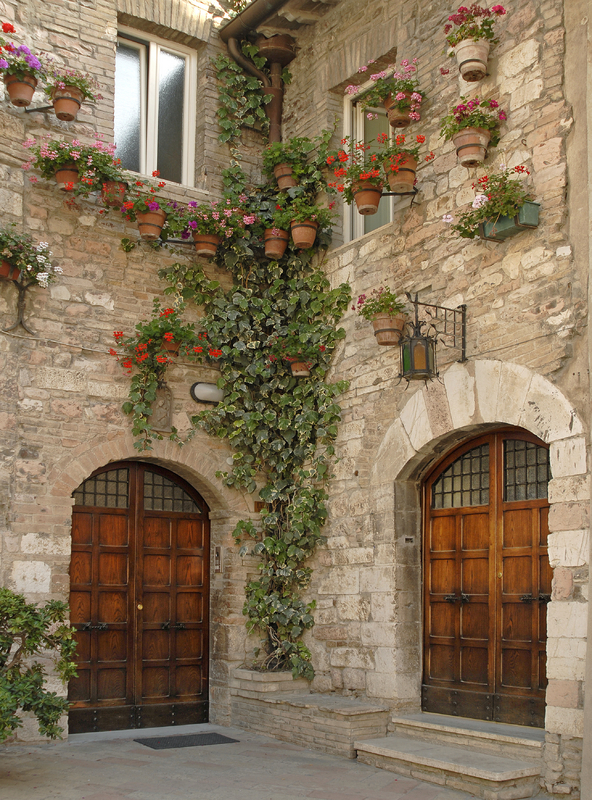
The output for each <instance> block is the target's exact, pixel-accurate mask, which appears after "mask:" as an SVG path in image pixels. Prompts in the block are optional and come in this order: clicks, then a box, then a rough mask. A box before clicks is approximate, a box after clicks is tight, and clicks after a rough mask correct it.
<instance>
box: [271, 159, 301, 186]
mask: <svg viewBox="0 0 592 800" xmlns="http://www.w3.org/2000/svg"><path fill="white" fill-rule="evenodd" d="M273 174H274V175H275V178H276V180H277V184H278V187H279V188H280V189H281V190H282V192H284V191H285V190H286V189H291V188H292V186H298V181H297V180H296V178H295V177H294V176H293V175H292V165H291V164H276V166H275V167H274V168H273Z"/></svg>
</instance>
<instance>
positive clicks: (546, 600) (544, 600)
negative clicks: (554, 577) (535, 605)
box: [539, 594, 551, 605]
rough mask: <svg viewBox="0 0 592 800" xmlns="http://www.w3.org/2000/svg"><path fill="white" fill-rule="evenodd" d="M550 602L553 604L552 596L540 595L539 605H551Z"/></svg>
mask: <svg viewBox="0 0 592 800" xmlns="http://www.w3.org/2000/svg"><path fill="white" fill-rule="evenodd" d="M550 602H551V595H550V594H540V595H539V603H541V605H542V604H543V603H550Z"/></svg>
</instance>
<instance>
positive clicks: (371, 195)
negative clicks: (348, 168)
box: [353, 181, 382, 216]
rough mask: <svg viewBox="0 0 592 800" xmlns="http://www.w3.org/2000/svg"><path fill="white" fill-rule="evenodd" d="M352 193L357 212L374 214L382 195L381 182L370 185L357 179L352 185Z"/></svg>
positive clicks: (364, 214)
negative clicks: (378, 184)
mask: <svg viewBox="0 0 592 800" xmlns="http://www.w3.org/2000/svg"><path fill="white" fill-rule="evenodd" d="M353 194H354V200H355V201H356V207H357V209H358V213H359V214H362V215H363V216H366V215H368V214H376V212H377V211H378V204H379V203H380V198H381V196H382V184H380V186H372V185H369V184H368V183H367V182H366V181H357V182H356V183H355V184H354V186H353Z"/></svg>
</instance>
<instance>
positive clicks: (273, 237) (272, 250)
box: [263, 228, 290, 259]
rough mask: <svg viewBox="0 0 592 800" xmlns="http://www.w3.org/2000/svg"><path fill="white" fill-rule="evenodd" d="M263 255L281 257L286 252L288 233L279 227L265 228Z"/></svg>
mask: <svg viewBox="0 0 592 800" xmlns="http://www.w3.org/2000/svg"><path fill="white" fill-rule="evenodd" d="M263 238H264V240H265V255H266V256H267V258H276V259H277V258H281V257H282V256H283V255H284V253H285V252H286V248H287V246H288V240H289V239H290V234H289V233H288V231H281V230H280V229H279V228H266V229H265V234H264V237H263Z"/></svg>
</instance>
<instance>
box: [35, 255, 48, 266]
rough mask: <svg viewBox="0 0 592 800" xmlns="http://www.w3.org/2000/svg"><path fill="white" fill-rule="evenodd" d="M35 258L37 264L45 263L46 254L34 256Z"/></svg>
mask: <svg viewBox="0 0 592 800" xmlns="http://www.w3.org/2000/svg"><path fill="white" fill-rule="evenodd" d="M35 258H36V259H37V262H38V263H39V264H45V262H46V261H47V257H46V256H35Z"/></svg>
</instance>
